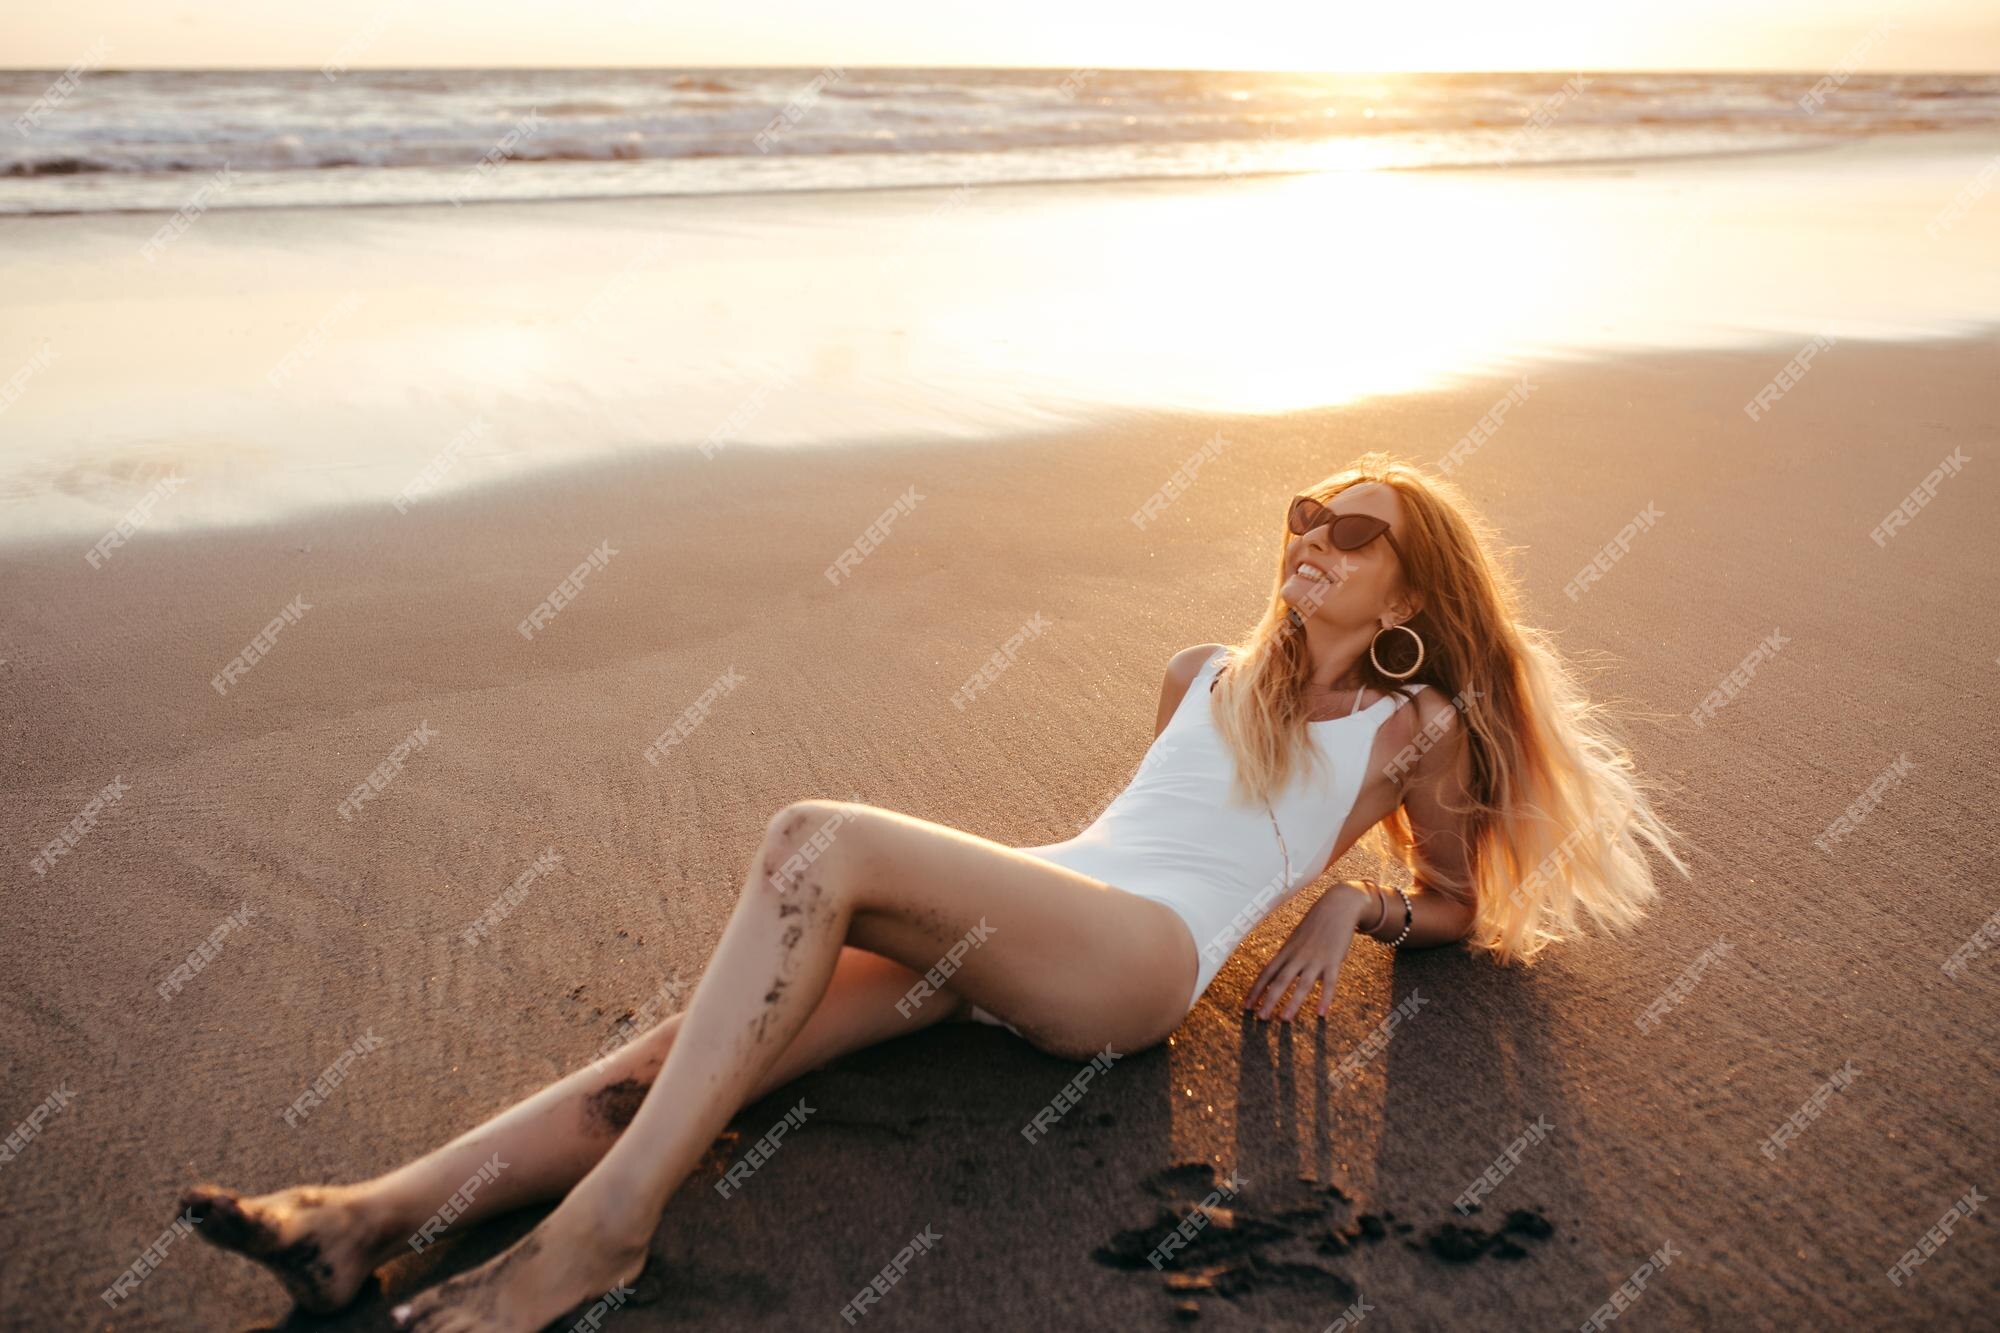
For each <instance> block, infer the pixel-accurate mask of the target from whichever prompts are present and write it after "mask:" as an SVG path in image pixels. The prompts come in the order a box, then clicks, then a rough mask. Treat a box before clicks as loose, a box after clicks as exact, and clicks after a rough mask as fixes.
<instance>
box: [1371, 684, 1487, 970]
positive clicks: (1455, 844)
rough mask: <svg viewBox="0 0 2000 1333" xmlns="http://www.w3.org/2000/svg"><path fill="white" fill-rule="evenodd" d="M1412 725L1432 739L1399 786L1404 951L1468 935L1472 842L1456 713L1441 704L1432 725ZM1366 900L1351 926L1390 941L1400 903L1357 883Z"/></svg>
mask: <svg viewBox="0 0 2000 1333" xmlns="http://www.w3.org/2000/svg"><path fill="white" fill-rule="evenodd" d="M1418 723H1419V725H1420V726H1422V727H1424V728H1426V729H1427V730H1428V731H1430V732H1431V733H1432V734H1437V735H1438V740H1437V742H1436V743H1435V744H1433V745H1432V746H1431V747H1430V748H1429V749H1428V750H1426V751H1424V752H1423V754H1422V755H1421V756H1420V757H1419V758H1418V760H1417V764H1416V767H1415V768H1414V769H1413V770H1412V771H1411V773H1410V774H1409V777H1408V778H1407V779H1406V781H1405V782H1404V785H1403V810H1404V813H1405V814H1407V815H1408V816H1409V820H1410V834H1411V839H1412V841H1413V843H1414V846H1413V848H1412V852H1413V854H1414V859H1415V861H1416V874H1415V878H1416V883H1415V884H1414V885H1412V886H1411V891H1410V906H1411V909H1412V915H1411V918H1410V934H1409V937H1408V938H1407V939H1405V940H1404V941H1403V945H1402V947H1403V948H1405V949H1411V948H1417V949H1422V948H1430V947H1433V946H1435V945H1439V944H1452V943H1455V942H1457V941H1459V940H1462V939H1464V938H1465V937H1466V936H1467V935H1469V934H1471V933H1472V919H1473V907H1474V899H1473V883H1472V840H1471V838H1470V836H1469V835H1468V833H1467V829H1466V823H1467V817H1466V814H1465V810H1466V807H1468V806H1470V805H1471V804H1472V760H1471V754H1470V749H1469V747H1468V746H1467V744H1466V732H1465V727H1464V725H1463V723H1462V722H1461V721H1460V719H1459V716H1458V710H1457V709H1455V708H1453V707H1452V706H1451V705H1450V704H1449V703H1444V702H1443V701H1440V705H1439V707H1438V710H1437V712H1436V713H1435V714H1434V717H1433V718H1432V719H1430V720H1426V719H1425V718H1424V717H1423V716H1422V712H1421V710H1420V711H1419V714H1418ZM1362 883H1363V887H1362V888H1361V889H1360V890H1359V892H1361V893H1362V894H1363V895H1364V896H1365V897H1366V898H1367V899H1368V900H1369V904H1368V905H1369V910H1365V911H1363V912H1362V913H1361V916H1360V918H1359V920H1358V922H1357V924H1356V927H1355V929H1357V930H1359V931H1360V932H1361V933H1362V934H1364V935H1368V936H1370V937H1371V938H1373V939H1378V940H1382V941H1385V942H1386V941H1388V940H1393V939H1395V938H1396V936H1398V935H1400V934H1402V931H1403V900H1402V898H1401V897H1399V896H1398V895H1397V893H1396V891H1395V890H1394V889H1389V888H1383V887H1380V886H1378V885H1375V884H1373V883H1372V882H1369V881H1363V882H1362Z"/></svg>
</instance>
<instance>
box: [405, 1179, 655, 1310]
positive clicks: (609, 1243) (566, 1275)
mask: <svg viewBox="0 0 2000 1333" xmlns="http://www.w3.org/2000/svg"><path fill="white" fill-rule="evenodd" d="M572 1197H574V1196H572ZM646 1244H647V1238H642V1239H640V1241H639V1242H638V1243H637V1244H629V1243H621V1242H617V1241H613V1240H612V1239H610V1238H609V1237H608V1236H606V1235H605V1234H604V1233H603V1232H602V1231H601V1230H599V1229H598V1228H595V1227H592V1226H590V1225H588V1224H587V1223H586V1224H579V1223H575V1222H573V1221H571V1220H569V1219H566V1218H564V1217H563V1210H562V1209H561V1208H558V1209H557V1210H556V1211H555V1212H553V1213H551V1214H549V1216H547V1217H546V1218H544V1219H542V1223H541V1225H540V1226H538V1227H536V1228H535V1229H534V1230H533V1231H531V1232H529V1233H528V1234H527V1235H525V1236H523V1237H522V1238H521V1239H520V1241H519V1242H517V1243H516V1244H515V1245H514V1246H513V1248H511V1249H509V1250H507V1251H506V1252H505V1253H504V1254H501V1255H498V1256H497V1257H495V1258H494V1259H492V1260H491V1261H490V1262H488V1263H485V1264H482V1265H481V1266H479V1267H478V1268H475V1269H473V1270H472V1271H470V1272H467V1273H461V1274H459V1275H458V1276H457V1277H455V1278H453V1279H452V1280H451V1281H449V1282H446V1283H444V1284H443V1285H441V1286H437V1287H433V1288H431V1290H429V1291H426V1292H423V1293H421V1294H420V1295H417V1296H414V1297H412V1298H410V1299H409V1300H408V1301H405V1302H404V1303H403V1304H401V1305H398V1306H397V1307H396V1308H395V1309H393V1310H391V1311H390V1312H389V1319H390V1322H391V1323H393V1324H394V1325H395V1326H396V1327H397V1328H399V1329H415V1330H419V1331H420V1333H473V1331H474V1330H481V1331H482V1333H486V1331H495V1333H535V1330H536V1329H540V1328H543V1327H546V1326H547V1325H548V1324H549V1323H550V1322H551V1321H553V1320H555V1319H556V1318H558V1317H559V1316H561V1315H562V1314H564V1313H565V1312H566V1311H569V1310H571V1309H574V1308H575V1307H577V1306H578V1305H581V1304H584V1303H585V1302H589V1301H595V1300H598V1299H599V1298H601V1297H603V1296H604V1295H605V1293H607V1292H613V1291H616V1292H620V1293H624V1294H629V1292H630V1288H631V1284H632V1283H633V1282H634V1281H635V1280H636V1279H637V1278H638V1276H639V1272H640V1270H641V1269H643V1268H644V1267H645V1265H646ZM622 1298H623V1297H622V1295H621V1296H620V1298H619V1299H622Z"/></svg>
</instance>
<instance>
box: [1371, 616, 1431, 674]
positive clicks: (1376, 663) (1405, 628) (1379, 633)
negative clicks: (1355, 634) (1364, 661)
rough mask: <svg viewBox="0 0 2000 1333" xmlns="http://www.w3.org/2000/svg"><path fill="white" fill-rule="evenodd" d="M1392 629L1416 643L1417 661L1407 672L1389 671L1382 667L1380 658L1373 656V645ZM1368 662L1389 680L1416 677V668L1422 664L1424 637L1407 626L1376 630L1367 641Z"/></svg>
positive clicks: (1389, 626) (1392, 626)
mask: <svg viewBox="0 0 2000 1333" xmlns="http://www.w3.org/2000/svg"><path fill="white" fill-rule="evenodd" d="M1392 629H1399V630H1401V631H1403V633H1405V634H1407V635H1409V636H1410V637H1411V638H1413V639H1415V640H1416V641H1417V660H1416V661H1414V662H1412V663H1411V664H1410V669H1409V670H1408V671H1391V670H1389V669H1388V668H1387V667H1385V666H1383V665H1382V659H1381V658H1379V657H1377V656H1375V645H1376V644H1377V643H1380V642H1381V640H1382V636H1383V635H1384V634H1387V633H1388V632H1389V631H1390V630H1392ZM1368 660H1369V662H1371V663H1372V664H1373V665H1374V667H1375V669H1376V670H1377V671H1379V672H1381V673H1382V674H1383V675H1385V676H1387V677H1388V678H1389V679H1390V680H1408V679H1409V678H1410V677H1411V676H1414V675H1416V674H1417V668H1418V667H1421V666H1422V665H1423V664H1424V636H1423V635H1421V634H1419V633H1417V632H1416V631H1415V630H1413V629H1411V628H1410V627H1409V626H1408V625H1388V626H1385V627H1383V628H1382V629H1378V630H1376V631H1375V637H1374V638H1372V639H1370V640H1369V641H1368Z"/></svg>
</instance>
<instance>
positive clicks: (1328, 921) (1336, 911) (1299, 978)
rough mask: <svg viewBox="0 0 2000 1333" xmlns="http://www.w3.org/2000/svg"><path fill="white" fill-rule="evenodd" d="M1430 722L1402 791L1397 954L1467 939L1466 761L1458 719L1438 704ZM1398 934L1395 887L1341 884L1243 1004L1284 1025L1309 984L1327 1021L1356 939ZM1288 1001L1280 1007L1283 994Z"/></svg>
mask: <svg viewBox="0 0 2000 1333" xmlns="http://www.w3.org/2000/svg"><path fill="white" fill-rule="evenodd" d="M1444 712H1448V713H1450V714H1451V716H1449V717H1443V718H1442V720H1441V721H1437V722H1435V723H1432V722H1430V721H1427V720H1425V719H1424V718H1423V716H1422V714H1421V713H1420V714H1419V716H1418V721H1419V724H1420V725H1423V726H1426V727H1429V728H1430V729H1431V731H1432V733H1433V734H1438V733H1442V735H1441V736H1440V739H1439V740H1438V741H1437V743H1436V744H1434V745H1432V746H1431V747H1430V749H1428V750H1426V751H1425V752H1424V753H1423V755H1422V756H1421V757H1420V758H1419V759H1418V761H1417V765H1416V767H1415V769H1414V770H1412V771H1411V773H1410V774H1409V776H1408V777H1407V779H1406V780H1405V782H1404V786H1403V808H1404V810H1405V811H1407V812H1408V815H1409V820H1410V832H1411V835H1412V842H1413V843H1414V848H1413V852H1414V859H1415V860H1416V863H1417V864H1416V883H1415V885H1414V886H1412V889H1411V890H1410V909H1411V915H1410V933H1409V936H1408V937H1407V938H1406V939H1404V941H1403V943H1402V946H1401V947H1403V948H1405V949H1421V948H1428V947H1432V946H1435V945H1439V944H1450V943H1453V942H1455V941H1457V940H1462V939H1464V938H1465V937H1466V936H1467V935H1469V934H1470V933H1471V932H1472V921H1473V904H1472V871H1471V856H1470V851H1471V844H1470V840H1469V839H1468V838H1467V837H1466V836H1465V833H1464V816H1463V815H1462V814H1459V813H1457V812H1456V809H1455V808H1463V807H1464V806H1466V805H1468V804H1470V802H1471V785H1470V780H1471V760H1470V758H1469V755H1468V752H1467V749H1466V745H1465V736H1464V728H1463V727H1462V726H1460V725H1459V722H1458V717H1457V712H1456V710H1455V709H1452V707H1451V705H1450V704H1448V703H1447V704H1444V705H1443V708H1442V710H1441V711H1440V712H1434V713H1433V717H1441V716H1442V713H1444ZM1402 931H1403V900H1402V898H1401V896H1399V895H1398V894H1397V893H1396V891H1395V890H1394V889H1389V888H1383V887H1381V886H1380V885H1377V884H1374V883H1372V882H1370V881H1366V880H1342V881H1340V882H1339V883H1337V884H1334V885H1333V886H1332V887H1330V888H1329V889H1327V891H1326V892H1325V893H1323V894H1321V895H1320V899H1319V901H1318V902H1316V903H1314V904H1313V905H1312V908H1311V910H1309V911H1308V912H1307V913H1306V914H1305V916H1304V918H1303V919H1301V920H1300V922H1299V924H1298V926H1297V928H1296V929H1294V930H1293V931H1292V933H1291V936H1290V938H1288V939H1287V940H1286V941H1285V943H1284V945H1283V947H1281V948H1280V949H1279V950H1278V952H1277V954H1276V955H1275V956H1274V957H1273V958H1272V959H1271V961H1270V962H1269V963H1266V964H1265V965H1264V970H1263V971H1262V972H1260V973H1259V974H1258V976H1257V980H1256V981H1254V982H1253V983H1251V986H1250V993H1249V995H1248V996H1247V997H1246V998H1245V1000H1244V1002H1243V1007H1244V1008H1245V1009H1252V1008H1254V1009H1256V1010H1257V1016H1258V1017H1259V1018H1269V1017H1271V1015H1272V1014H1273V1013H1274V1012H1276V1011H1277V1010H1278V1008H1279V1006H1280V1004H1281V1003H1282V1004H1283V1006H1284V1010H1283V1013H1282V1014H1281V1015H1280V1017H1281V1018H1282V1020H1283V1021H1284V1022H1287V1023H1289V1022H1291V1021H1292V1019H1293V1018H1295V1017H1296V1016H1297V1015H1298V1012H1299V1010H1300V1009H1301V1008H1303V1007H1304V1006H1305V1003H1306V1000H1307V999H1308V998H1309V997H1310V995H1311V993H1312V988H1313V986H1314V984H1315V983H1317V984H1318V986H1319V991H1320V999H1319V1006H1318V1009H1317V1012H1318V1013H1319V1015H1320V1016H1321V1017H1325V1015H1326V1013H1327V1011H1328V1010H1329V1009H1331V1008H1332V1007H1333V985H1334V982H1335V981H1336V980H1337V979H1338V978H1339V976H1340V968H1341V964H1342V963H1344V962H1345V961H1346V959H1347V950H1348V946H1349V944H1350V943H1351V942H1352V940H1353V938H1354V936H1355V935H1357V934H1362V935H1368V936H1370V937H1371V938H1374V939H1378V940H1381V941H1383V942H1384V943H1387V942H1388V941H1390V940H1393V939H1395V938H1396V937H1397V936H1398V935H1400V934H1402ZM1287 991H1291V992H1292V998H1291V999H1290V1000H1289V1001H1286V1000H1285V993H1286V992H1287Z"/></svg>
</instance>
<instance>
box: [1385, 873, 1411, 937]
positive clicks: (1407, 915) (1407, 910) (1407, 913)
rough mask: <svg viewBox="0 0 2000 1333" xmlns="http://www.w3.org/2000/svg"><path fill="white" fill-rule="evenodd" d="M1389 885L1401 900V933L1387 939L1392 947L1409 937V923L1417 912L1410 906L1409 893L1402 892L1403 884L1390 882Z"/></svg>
mask: <svg viewBox="0 0 2000 1333" xmlns="http://www.w3.org/2000/svg"><path fill="white" fill-rule="evenodd" d="M1390 887H1391V888H1393V889H1395V891H1396V893H1397V895H1398V896H1400V897H1401V898H1402V900H1403V933H1402V934H1400V935H1398V936H1397V937H1396V938H1395V939H1393V940H1390V941H1389V947H1390V948H1391V949H1393V948H1395V947H1396V946H1398V945H1400V944H1401V943H1402V942H1403V941H1404V940H1406V939H1408V938H1410V923H1411V922H1412V921H1414V920H1416V915H1417V914H1416V909H1415V908H1413V907H1411V906H1410V895H1409V894H1408V893H1406V892H1404V890H1403V886H1402V885H1400V884H1392V885H1390Z"/></svg>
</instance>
